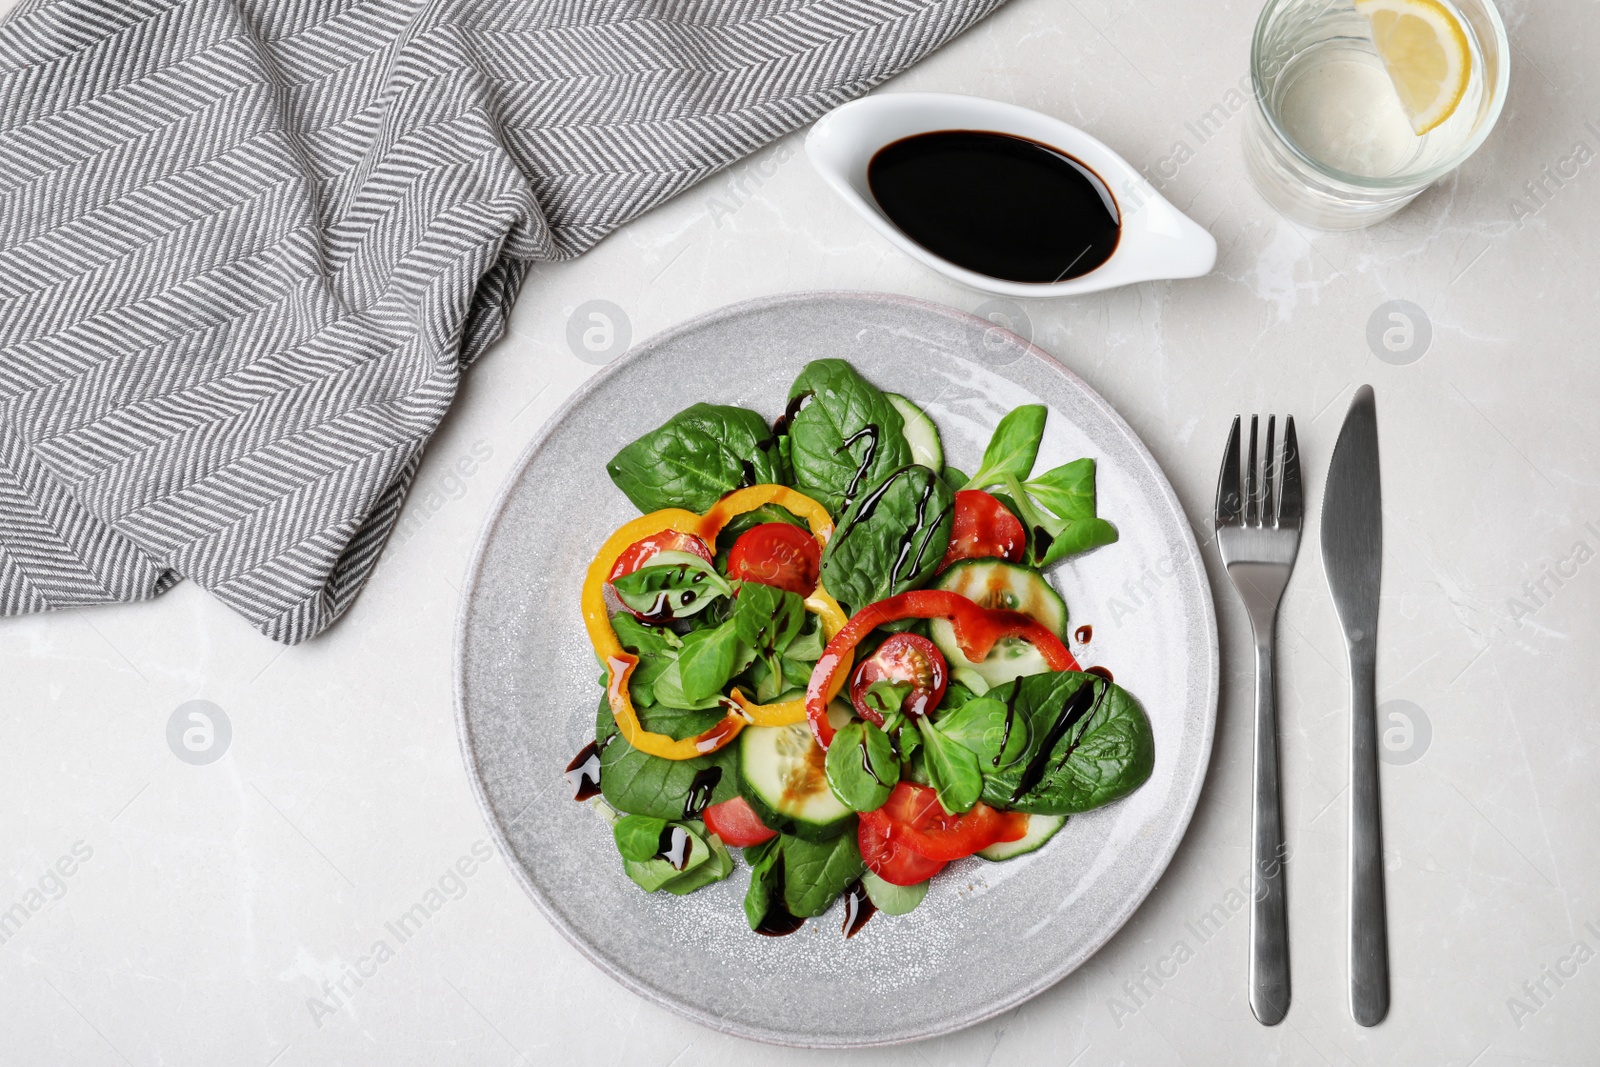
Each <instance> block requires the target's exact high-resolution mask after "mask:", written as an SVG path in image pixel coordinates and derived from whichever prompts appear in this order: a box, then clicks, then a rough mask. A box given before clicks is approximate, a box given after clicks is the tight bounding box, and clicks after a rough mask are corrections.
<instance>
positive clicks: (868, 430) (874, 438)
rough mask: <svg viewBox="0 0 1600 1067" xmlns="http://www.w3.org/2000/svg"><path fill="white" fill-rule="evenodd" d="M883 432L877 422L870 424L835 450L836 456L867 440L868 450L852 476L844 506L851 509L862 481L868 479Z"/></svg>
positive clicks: (846, 439) (846, 491)
mask: <svg viewBox="0 0 1600 1067" xmlns="http://www.w3.org/2000/svg"><path fill="white" fill-rule="evenodd" d="M881 432H882V431H881V430H880V429H879V428H878V424H877V423H875V422H869V423H867V424H866V425H865V426H863V427H861V429H859V430H857V431H856V432H855V433H853V434H851V435H850V436H849V437H846V438H845V439H844V441H843V443H841V444H840V445H839V447H838V448H836V449H834V450H833V454H834V455H836V456H837V455H838V454H839V453H841V452H846V451H849V449H850V446H851V445H853V444H855V443H856V442H857V441H859V440H861V439H862V438H863V437H865V438H866V439H867V449H866V451H865V452H863V453H862V454H861V463H860V465H859V466H857V467H856V472H855V473H854V474H852V475H851V476H850V485H849V487H848V488H847V489H845V491H844V506H845V507H849V506H850V502H851V501H852V500H854V499H855V498H856V493H858V492H860V491H861V479H862V478H864V477H866V473H867V470H868V468H870V467H871V466H872V459H873V457H874V456H876V455H877V454H878V435H879V434H880V433H881Z"/></svg>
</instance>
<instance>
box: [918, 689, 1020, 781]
mask: <svg viewBox="0 0 1600 1067" xmlns="http://www.w3.org/2000/svg"><path fill="white" fill-rule="evenodd" d="M1032 721H1033V720H1032V719H1031V718H1029V717H1028V716H1027V715H1024V714H1022V713H1021V712H1013V713H1011V714H1009V715H1008V714H1007V712H1006V705H1005V704H1004V703H1002V702H1001V701H998V700H996V699H994V698H993V697H981V698H978V699H974V700H969V701H967V702H966V703H965V704H962V705H961V706H960V707H957V708H949V709H946V710H945V711H943V712H941V713H940V717H939V721H938V722H936V723H934V729H936V730H938V731H939V733H941V734H943V735H944V736H945V737H947V738H949V739H950V740H952V741H954V742H955V743H956V744H958V745H960V746H961V747H963V748H965V749H967V750H969V751H970V752H972V754H973V755H975V756H977V757H978V768H979V770H982V771H991V770H999V769H1000V768H1002V767H1009V766H1011V765H1012V764H1014V763H1016V762H1017V760H1019V759H1021V758H1022V756H1023V753H1025V752H1027V750H1028V738H1029V736H1030V732H1031V730H1032Z"/></svg>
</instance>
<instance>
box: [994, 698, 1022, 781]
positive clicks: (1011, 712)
mask: <svg viewBox="0 0 1600 1067" xmlns="http://www.w3.org/2000/svg"><path fill="white" fill-rule="evenodd" d="M1021 695H1022V686H1020V685H1014V686H1012V687H1011V695H1010V696H1008V697H1006V725H1005V729H1003V730H1001V731H1000V751H998V752H996V753H995V754H994V758H993V759H991V760H990V761H989V763H990V765H992V766H995V767H998V766H1000V760H1001V757H1003V756H1004V755H1005V754H1006V746H1007V745H1009V744H1010V743H1011V727H1012V725H1013V724H1015V723H1016V721H1017V697H1019V696H1021Z"/></svg>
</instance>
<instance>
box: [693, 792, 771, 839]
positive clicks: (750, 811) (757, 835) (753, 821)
mask: <svg viewBox="0 0 1600 1067" xmlns="http://www.w3.org/2000/svg"><path fill="white" fill-rule="evenodd" d="M701 818H703V819H704V820H705V821H706V829H707V830H710V831H711V832H712V833H714V834H716V835H717V836H718V837H720V838H722V843H723V844H724V845H731V846H733V847H734V848H749V847H750V846H751V845H759V844H761V842H763V841H770V840H772V839H773V838H774V837H777V836H778V834H777V832H776V831H774V830H769V829H767V827H766V824H764V823H763V822H762V821H761V816H759V815H757V814H756V811H755V809H754V808H752V807H751V806H750V805H749V803H748V802H746V800H745V799H744V797H734V798H733V799H732V800H724V801H723V802H722V803H721V804H713V805H711V806H710V807H709V808H707V809H706V810H705V811H704V812H703V813H702V814H701Z"/></svg>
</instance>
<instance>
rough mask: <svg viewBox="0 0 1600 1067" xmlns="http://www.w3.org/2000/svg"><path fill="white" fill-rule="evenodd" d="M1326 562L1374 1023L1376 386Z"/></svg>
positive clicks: (1327, 513) (1338, 478)
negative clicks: (1343, 679)
mask: <svg viewBox="0 0 1600 1067" xmlns="http://www.w3.org/2000/svg"><path fill="white" fill-rule="evenodd" d="M1322 567H1323V570H1324V572H1326V574H1327V576H1328V588H1329V590H1331V591H1332V593H1333V603H1334V607H1335V608H1336V609H1337V610H1338V612H1339V622H1340V625H1341V626H1342V627H1343V628H1344V637H1345V644H1346V645H1347V646H1348V648H1349V653H1350V838H1349V849H1350V911H1349V924H1350V927H1349V935H1350V938H1349V940H1350V956H1349V968H1350V1015H1351V1017H1352V1018H1354V1019H1355V1021H1356V1022H1358V1023H1360V1024H1361V1025H1362V1026H1375V1025H1376V1024H1378V1023H1380V1022H1382V1021H1383V1017H1384V1016H1385V1015H1386V1014H1388V1011H1389V930H1388V917H1387V913H1386V908H1385V902H1384V884H1383V882H1384V879H1383V812H1382V806H1381V803H1380V798H1379V795H1378V710H1377V662H1378V657H1377V637H1378V589H1379V586H1380V584H1381V582H1382V577H1383V496H1382V491H1381V487H1380V484H1379V479H1378V411H1377V404H1376V402H1375V399H1374V397H1373V393H1372V387H1371V386H1370V385H1363V386H1361V387H1360V388H1359V389H1357V390H1356V393H1355V397H1354V399H1353V400H1351V402H1350V410H1349V412H1347V413H1346V415H1345V419H1344V426H1343V427H1342V428H1341V429H1340V430H1339V439H1338V441H1337V442H1336V443H1335V444H1334V446H1333V459H1332V460H1330V461H1329V463H1328V481H1327V485H1326V488H1325V489H1324V490H1323V496H1322Z"/></svg>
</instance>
